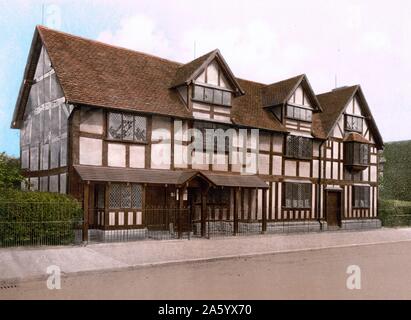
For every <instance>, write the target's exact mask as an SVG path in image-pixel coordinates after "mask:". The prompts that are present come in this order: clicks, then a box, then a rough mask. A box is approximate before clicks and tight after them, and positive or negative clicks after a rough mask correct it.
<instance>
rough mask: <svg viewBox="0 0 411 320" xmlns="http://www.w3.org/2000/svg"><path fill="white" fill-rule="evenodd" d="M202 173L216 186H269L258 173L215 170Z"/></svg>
mask: <svg viewBox="0 0 411 320" xmlns="http://www.w3.org/2000/svg"><path fill="white" fill-rule="evenodd" d="M201 173H202V174H203V175H204V176H205V177H206V178H207V179H208V180H210V181H211V182H212V183H213V184H214V185H216V186H223V187H243V188H268V185H267V183H265V182H264V180H263V179H261V178H260V177H259V176H256V175H233V174H220V173H214V172H205V171H201Z"/></svg>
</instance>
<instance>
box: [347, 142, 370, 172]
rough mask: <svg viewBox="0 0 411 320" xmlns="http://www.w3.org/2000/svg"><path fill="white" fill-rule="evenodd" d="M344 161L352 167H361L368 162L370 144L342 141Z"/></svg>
mask: <svg viewBox="0 0 411 320" xmlns="http://www.w3.org/2000/svg"><path fill="white" fill-rule="evenodd" d="M344 148H345V150H344V162H345V164H346V165H348V166H351V167H353V168H354V169H363V168H364V167H366V166H368V165H369V164H370V146H369V145H368V144H365V143H359V142H345V143H344Z"/></svg>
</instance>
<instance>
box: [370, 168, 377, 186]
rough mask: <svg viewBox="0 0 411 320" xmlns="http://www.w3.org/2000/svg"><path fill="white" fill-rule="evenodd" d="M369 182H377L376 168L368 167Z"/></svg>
mask: <svg viewBox="0 0 411 320" xmlns="http://www.w3.org/2000/svg"><path fill="white" fill-rule="evenodd" d="M370 180H371V182H377V166H370Z"/></svg>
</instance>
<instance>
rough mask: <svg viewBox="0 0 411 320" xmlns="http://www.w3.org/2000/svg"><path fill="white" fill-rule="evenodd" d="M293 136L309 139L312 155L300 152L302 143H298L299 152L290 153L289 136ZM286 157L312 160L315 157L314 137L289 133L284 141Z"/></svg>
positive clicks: (302, 139) (303, 139)
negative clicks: (304, 154)
mask: <svg viewBox="0 0 411 320" xmlns="http://www.w3.org/2000/svg"><path fill="white" fill-rule="evenodd" d="M290 137H293V138H297V139H300V141H309V142H310V145H311V146H310V156H303V155H300V154H299V150H300V144H299V145H298V152H297V154H293V153H289V149H290V147H289V143H288V138H290ZM284 148H285V150H284V157H286V158H290V159H301V160H312V158H313V148H314V143H313V139H312V138H308V137H303V136H296V135H287V136H285V143H284Z"/></svg>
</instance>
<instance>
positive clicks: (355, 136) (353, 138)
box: [344, 132, 371, 144]
mask: <svg viewBox="0 0 411 320" xmlns="http://www.w3.org/2000/svg"><path fill="white" fill-rule="evenodd" d="M344 141H345V142H360V143H366V144H371V141H368V140H367V139H365V138H364V137H363V136H362V135H360V134H359V133H356V132H350V133H349V134H347V135H346V136H345V137H344Z"/></svg>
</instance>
